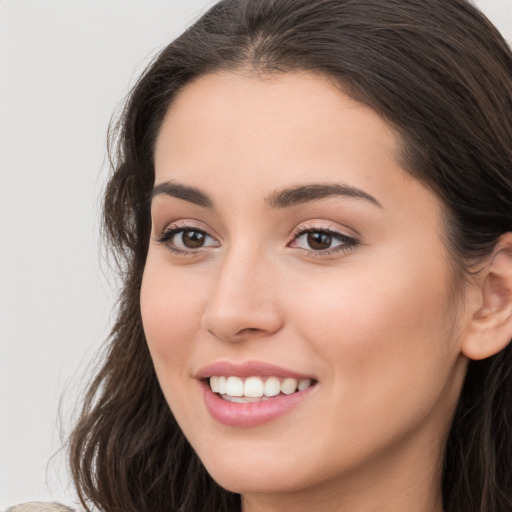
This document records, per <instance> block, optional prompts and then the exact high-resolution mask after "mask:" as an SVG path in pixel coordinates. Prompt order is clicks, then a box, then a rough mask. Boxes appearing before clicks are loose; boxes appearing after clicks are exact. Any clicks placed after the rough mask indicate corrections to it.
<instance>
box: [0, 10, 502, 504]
mask: <svg viewBox="0 0 512 512" xmlns="http://www.w3.org/2000/svg"><path fill="white" fill-rule="evenodd" d="M476 3H477V5H479V6H480V7H481V8H482V10H484V12H486V13H487V14H488V16H489V17H490V18H491V19H492V20H493V21H494V22H495V23H496V24H497V25H498V27H499V28H500V29H501V30H502V31H503V33H504V34H505V35H506V37H507V38H508V40H509V41H512V0H480V1H479V2H476ZM209 4H211V2H210V1H207V0H151V1H148V0H82V1H79V0H0V379H1V380H0V382H1V385H0V509H3V508H4V507H6V506H8V505H12V504H14V503H17V502H20V501H31V500H49V499H56V500H61V501H63V502H65V503H69V504H72V503H73V496H74V494H73V491H72V490H71V489H70V488H69V481H68V478H67V476H66V474H67V473H66V467H65V462H64V459H63V457H62V456H57V457H55V458H54V459H53V460H52V461H51V462H50V464H49V465H48V467H47V464H48V461H49V459H50V457H51V455H52V454H53V453H54V452H56V451H57V449H58V447H59V446H60V439H59V429H58V425H59V423H58V411H59V402H60V399H61V397H62V396H63V397H64V398H63V403H62V407H61V409H62V412H63V418H64V423H63V424H64V427H65V428H68V427H69V421H68V419H69V416H70V411H71V410H72V409H73V407H74V406H75V405H76V403H77V401H79V396H80V388H81V385H82V378H81V376H82V375H84V373H86V370H87V364H88V362H89V361H90V360H91V358H92V357H93V355H94V354H95V353H96V352H97V350H98V348H99V347H100V346H101V344H102V343H103V340H104V339H105V337H106V335H107V333H108V327H109V325H110V323H111V314H110V310H111V308H112V305H113V303H114V300H115V280H114V279H113V278H112V274H111V272H110V271H109V269H108V266H105V265H100V261H101V257H100V252H101V251H100V248H99V245H98V236H97V234H98V231H99V228H98V219H99V215H98V212H99V196H100V193H101V190H102V188H103V186H104V182H105V177H106V175H107V171H108V165H107V164H106V161H105V158H106V144H105V141H106V132H107V127H108V123H109V120H110V117H111V115H112V114H113V112H114V111H115V110H116V108H117V107H118V105H119V104H120V102H121V101H122V99H123V97H124V95H125V94H126V93H127V91H128V89H129V86H130V85H131V84H133V82H134V80H135V79H136V77H137V76H138V74H139V73H140V72H141V71H142V69H143V68H144V65H145V64H146V63H147V62H148V60H149V59H150V58H151V56H153V55H154V54H155V52H156V51H157V50H158V49H159V48H161V47H162V46H163V45H164V44H165V43H166V42H168V41H170V40H171V39H172V38H173V37H175V36H176V35H177V34H178V33H180V32H181V31H182V30H183V29H184V28H185V27H186V26H187V25H188V24H189V23H190V22H191V21H192V20H193V19H195V18H196V17H197V16H198V15H199V14H200V13H201V12H203V11H204V10H205V8H206V6H208V5H209Z"/></svg>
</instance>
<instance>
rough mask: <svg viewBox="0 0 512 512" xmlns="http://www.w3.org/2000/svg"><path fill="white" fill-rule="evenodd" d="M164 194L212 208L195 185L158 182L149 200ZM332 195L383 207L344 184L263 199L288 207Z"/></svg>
mask: <svg viewBox="0 0 512 512" xmlns="http://www.w3.org/2000/svg"><path fill="white" fill-rule="evenodd" d="M160 194H165V195H168V196H171V197H176V198H177V199H183V200H184V201H188V202H190V203H193V204H196V205H198V206H202V207H204V208H212V207H213V205H214V203H213V201H212V200H211V199H210V198H209V197H208V195H207V194H205V193H204V192H202V191H201V190H200V189H198V188H196V187H190V186H188V185H182V184H180V183H176V182H174V181H166V182H164V183H160V184H159V185H156V186H155V187H154V188H153V191H152V192H151V198H150V199H151V201H152V200H153V198H154V197H156V196H158V195H160ZM332 196H344V197H351V198H356V199H363V200H365V201H368V202H369V203H372V204H374V205H375V206H378V207H379V208H383V207H382V205H381V204H380V203H379V201H377V199H375V198H374V197H373V196H372V195H370V194H368V193H367V192H365V191H364V190H361V189H359V188H356V187H352V186H349V185H345V184H338V183H327V184H321V183H320V184H310V185H300V186H298V187H291V188H286V189H284V190H281V191H276V192H273V193H272V194H271V195H270V196H268V197H267V198H266V199H265V202H266V203H267V204H268V205H269V206H270V207H271V208H278V209H279V208H289V207H291V206H295V205H298V204H303V203H307V202H309V201H315V200H318V199H324V198H327V197H332Z"/></svg>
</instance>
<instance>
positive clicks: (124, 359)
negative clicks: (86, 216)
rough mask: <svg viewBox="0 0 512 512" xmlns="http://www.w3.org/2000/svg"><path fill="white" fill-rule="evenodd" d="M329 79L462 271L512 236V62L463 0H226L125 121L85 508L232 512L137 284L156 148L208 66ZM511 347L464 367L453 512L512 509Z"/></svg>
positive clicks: (90, 398) (91, 406)
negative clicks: (437, 219)
mask: <svg viewBox="0 0 512 512" xmlns="http://www.w3.org/2000/svg"><path fill="white" fill-rule="evenodd" d="M240 68H245V69H247V68H249V69H251V70H253V71H254V72H256V73H282V72H288V71H294V70H307V71H311V72H315V73H320V74H323V75H326V76H329V77H331V78H333V79H334V80H336V81H337V83H338V84H339V85H340V87H341V88H342V89H343V90H344V91H346V92H347V93H348V94H350V95H351V96H352V97H353V98H355V99H357V100H359V101H361V102H364V103H365V104H367V105H369V106H370V107H372V108H373V109H374V110H375V111H376V112H378V113H379V114H380V115H381V116H382V117H383V118H384V119H385V120H387V121H388V122H389V123H390V124H391V125H392V126H393V127H394V128H395V129H396V130H397V132H398V133H399V135H400V139H401V142H402V148H401V155H400V156H401V159H402V163H403V165H404V167H405V168H406V170H407V171H408V172H409V173H410V174H412V175H413V176H415V177H416V178H417V179H419V180H420V181H421V182H423V183H424V184H425V185H426V186H427V187H429V188H430V189H431V190H433V191H434V192H435V193H436V194H437V195H438V196H439V197H440V198H441V199H442V201H443V203H444V205H445V209H446V219H445V220H446V233H445V235H446V239H447V241H448V243H449V246H450V250H451V253H452V254H453V261H454V268H456V269H459V270H460V271H461V274H463V275H468V273H470V272H471V271H472V269H473V267H472V266H471V264H470V262H473V263H474V262H475V261H478V259H479V258H482V257H483V256H484V255H487V254H489V253H490V252H491V251H492V249H493V247H494V246H495V244H496V242H497V240H498V239H499V237H500V236H501V235H502V234H503V233H505V232H508V231H512V55H511V51H510V49H509V47H508V46H507V44H506V43H505V41H504V40H503V38H502V37H501V36H500V34H499V33H498V32H497V30H496V29H495V28H494V27H493V26H492V25H491V23H490V22H489V21H488V20H487V19H486V18H485V17H484V16H483V15H482V14H481V13H480V12H479V11H478V10H477V9H475V8H474V7H472V6H471V5H470V4H469V3H468V2H466V1H465V0H386V1H383V0H223V1H221V2H219V3H217V4H216V5H215V6H214V7H212V8H211V9H210V10H209V11H208V12H207V13H206V14H205V15H204V16H203V17H202V18H201V19H199V20H198V21H197V22H196V23H195V24H194V25H193V26H192V27H190V28H189V29H188V30H187V31H186V32H185V33H184V34H183V35H181V36H180V37H179V38H178V39H176V40H175V41H174V42H172V43H171V44H170V45H169V46H168V47H166V48H165V49H164V50H163V51H162V52H161V53H160V55H159V56H158V57H157V58H156V59H155V60H154V61H153V63H152V64H151V65H150V66H149V67H148V68H147V70H146V71H145V73H144V74H143V76H142V77H141V78H140V80H139V81H138V83H137V84H136V85H135V87H134V89H133V91H132V92H131V95H130V97H129V98H128V101H127V104H126V108H125V111H124V113H123V116H122V119H121V120H120V124H119V131H118V135H117V139H116V140H115V144H116V148H117V149H116V151H115V152H114V154H113V155H112V158H113V174H112V176H111V178H110V181H109V183H108V186H107V190H106V194H105V200H104V230H105V236H106V239H107V241H108V243H109V244H110V246H111V248H112V250H113V253H114V255H115V256H116V258H117V261H118V262H119V268H120V272H121V276H122V282H123V288H122V291H121V295H120V301H119V309H118V316H117V321H116V323H115V325H114V328H113V330H112V334H111V336H110V339H109V344H108V348H107V354H106V359H105V361H104V363H103V366H102V367H101V368H100V370H99V372H98V374H97V376H96V378H95V380H94V381H93V382H92V384H91V386H90V388H89V390H88V393H87V395H86V397H85V402H84V406H83V410H82V415H81V417H80V419H79V422H78V424H77V426H76V428H75V430H74V432H73V433H72V435H71V438H70V461H71V469H72V473H73V477H74V480H75V483H76V486H77V489H78V492H79V495H80V498H81V499H82V501H83V504H84V505H85V504H86V503H89V504H94V505H95V506H97V507H99V508H100V509H102V510H104V511H105V512H131V511H133V512H141V511H150V512H159V511H162V512H163V511H180V512H201V511H204V512H206V511H208V512H222V511H224V512H234V511H236V510H239V509H240V498H239V496H238V495H236V494H232V493H229V492H227V491H225V490H224V489H222V488H220V487H219V486H218V485H217V484H216V483H215V482H214V481H213V480H212V478H211V477H210V476H209V475H208V474H207V473H206V471H205V469H204V467H203V466H202V464H201V462H200V461H199V459H198V457H197V456H196V454H195V453H194V452H193V450H192V449H191V447H190V445H189V444H188V442H187V440H186V439H185V437H184V435H183V433H182V432H181V430H180V429H179V427H178V425H177V424H176V422H175V420H174V418H173V415H172V413H171V412H170V410H169V407H168V406H167V403H166V401H165V399H164V397H163V395H162V393H161V391H160V388H159V385H158V382H157V379H156V375H155V371H154V369H153V365H152V362H151V358H150V355H149V352H148V348H147V346H146V341H145V337H144V332H143V329H142V323H141V315H140V308H139V290H140V284H141V278H142V273H143V269H144V264H145V258H146V251H147V247H148V241H149V233H150V216H149V208H148V198H149V195H150V192H151V189H152V187H153V181H154V169H153V149H154V144H155V139H156V136H157V134H158V131H159V127H160V125H161V123H162V120H163V117H164V115H165V113H166V111H167V109H168V107H169V105H170V103H171V102H172V101H173V98H174V97H175V95H176V93H177V92H178V91H179V90H180V89H181V88H182V87H183V86H184V85H186V84H187V83H189V82H191V81H192V80H194V79H196V78H198V77H200V76H202V75H205V74H207V73H210V72H214V71H219V70H237V69H240ZM511 436H512V346H510V345H509V346H508V347H507V348H506V349H505V350H503V351H502V352H500V353H499V354H497V355H496V356H494V357H491V358H489V359H486V360H483V361H473V362H470V364H469V369H468V373H467V377H466V381H465V384H464V387H463V390H462V394H461V398H460V401H459V405H458V408H457V411H456V413H455V419H454V421H453V426H452V430H451V433H450V435H449V439H448V443H447V448H446V454H445V461H444V472H443V499H444V506H445V510H446V512H462V511H464V512H506V511H511V510H512V440H511Z"/></svg>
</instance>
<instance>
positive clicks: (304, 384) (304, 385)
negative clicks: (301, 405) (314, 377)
mask: <svg viewBox="0 0 512 512" xmlns="http://www.w3.org/2000/svg"><path fill="white" fill-rule="evenodd" d="M309 386H311V379H301V380H299V385H298V388H299V391H304V390H305V389H307V388H309Z"/></svg>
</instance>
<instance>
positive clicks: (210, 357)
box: [141, 72, 465, 496]
mask: <svg viewBox="0 0 512 512" xmlns="http://www.w3.org/2000/svg"><path fill="white" fill-rule="evenodd" d="M155 171H156V179H155V190H154V194H153V199H152V206H151V216H152V236H151V241H150V244H149V249H148V257H147V263H146V268H145V271H144V278H143V283H142V291H141V306H142V318H143V323H144V330H145V333H146V336H147V342H148V345H149V349H150V352H151V355H152V358H153V361H154V365H155V369H156V373H157V375H158V379H159V382H160V385H161V387H162V390H163V393H164V395H165V397H166V400H167V402H168V404H169V406H170V408H171V409H172V411H173V413H174V415H175V417H176V419H177V421H178V422H179V424H180V426H181V428H182V430H183V432H184V433H185V435H186V436H187V438H188V440H189V441H190V443H191V444H192V446H193V448H194V449H195V450H196V452H197V454H198V455H199V457H200V458H201V460H202V461H203V463H204V464H205V466H206V468H207V469H208V471H209V472H210V473H211V475H212V476H213V478H214V479H215V480H216V481H217V482H219V483H220V484H221V485H222V486H224V487H226V488H227V489H229V490H232V491H236V492H241V493H244V494H247V495H248V496H251V495H259V494H265V493H270V492H272V493H283V492H284V493H286V492H297V491H301V490H304V489H315V488H322V487H323V488H325V489H327V488H332V489H335V488H336V489H339V488H340V484H341V483H345V484H346V485H345V486H344V489H345V490H346V489H349V488H350V489H357V486H358V485H359V484H361V482H364V486H365V489H368V485H369V482H370V481H371V482H373V483H374V484H375V485H377V486H378V485H381V486H387V488H389V489H390V492H391V489H392V488H393V484H392V482H395V483H396V482H398V481H400V482H402V483H404V482H406V481H407V479H410V478H411V476H413V477H414V476H416V477H417V478H422V479H423V480H425V474H426V473H425V472H427V473H428V472H429V471H431V470H432V472H433V471H434V469H435V468H437V466H436V465H437V464H438V463H439V458H440V457H441V452H442V446H443V442H444V440H445V434H446V430H447V428H448V426H449V423H450V419H451V415H452V413H453V410H454V407H455V404H456V401H457V398H458V393H459V391H460V386H461V383H462V380H463V377H464V372H465V360H464V358H463V357H462V356H461V354H460V338H461V333H462V331H463V326H464V313H463V311H462V312H461V311H459V314H458V315H455V312H456V310H457V309H458V308H457V304H456V303H454V297H453V293H452V291H451V290H453V287H452V284H453V283H452V277H451V273H450V264H449V257H450V256H449V255H448V253H447V250H446V248H445V246H444V245H443V242H442V229H443V226H442V216H441V205H440V202H439V201H438V200H437V198H436V197H435V196H434V195H433V194H432V193H431V192H430V191H429V190H427V189H426V188H425V187H424V186H423V185H422V184H421V183H420V182H418V181H417V180H415V179H413V178H412V177H411V176H410V175H408V174H407V173H406V172H405V171H404V170H403V169H402V168H401V167H400V164H399V162H398V158H397V137H396V136H395V134H394V132H393V131H392V130H391V129H390V127H389V126H388V125H387V124H386V123H385V122H384V121H383V120H382V119H381V118H380V117H379V116H378V115H377V114H376V113H375V112H374V111H373V110H371V109H370V108H368V107H366V106H364V105H362V104H360V103H357V102H356V101H354V100H352V99H351V98H349V97H348V96H346V95H344V94H343V93H341V92H340V90H339V89H338V88H336V87H335V86H334V85H333V84H332V83H331V82H329V81H328V80H327V79H325V78H323V77H321V76H315V75H311V74H306V73H302V74H301V73H290V74H280V75H276V76H270V77H269V76H267V77H256V76H253V75H250V74H249V75H243V74H235V73H228V72H223V73H218V74H212V75H208V76H205V77H202V78H200V79H198V80H197V81H195V82H193V83H192V84H189V85H188V86H187V87H185V88H184V89H183V90H182V91H181V92H180V94H179V95H178V97H177V99H176V100H175V101H174V102H173V104H172V106H171V108H170V110H169V112H168V113H167V116H166V118H165V120H164V123H163V125H162V128H161V131H160V133H159V137H158V140H157V144H156V152H155ZM455 318H457V321H455ZM210 377H213V379H211V384H212V385H213V386H214V391H217V392H214V391H212V390H211V386H210V379H209V378H210ZM249 377H255V378H249ZM226 379H227V384H226V383H225V382H224V381H225V380H226ZM294 379H295V380H294ZM244 386H245V387H244ZM298 388H300V389H299V391H295V392H294V390H295V389H298ZM219 390H220V391H221V392H224V393H227V394H221V393H220V392H219ZM262 393H263V394H264V395H265V393H266V395H268V396H267V397H266V398H262V397H261V395H262ZM276 393H278V394H277V395H276ZM288 393H290V394H288ZM240 394H243V396H242V397H240ZM247 395H252V396H249V397H246V396H247ZM361 479H362V480H361ZM372 479H373V480H372ZM350 486H352V487H350Z"/></svg>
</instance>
